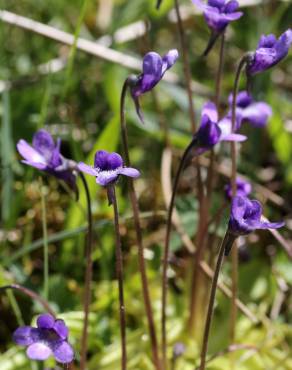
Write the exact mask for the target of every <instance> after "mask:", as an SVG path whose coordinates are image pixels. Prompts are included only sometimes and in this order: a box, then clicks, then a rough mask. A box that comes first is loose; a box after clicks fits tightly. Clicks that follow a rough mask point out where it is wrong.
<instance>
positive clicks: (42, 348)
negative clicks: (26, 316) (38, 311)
mask: <svg viewBox="0 0 292 370" xmlns="http://www.w3.org/2000/svg"><path fill="white" fill-rule="evenodd" d="M13 340H14V341H15V343H16V344H18V345H20V346H27V350H26V354H27V356H28V357H29V358H30V359H31V360H39V361H44V360H46V359H47V358H48V357H49V356H51V355H52V356H54V357H55V359H56V361H58V362H60V363H62V364H67V363H70V362H71V361H73V359H74V351H73V349H72V347H71V346H70V344H69V343H68V328H67V326H66V325H65V322H64V321H63V320H60V319H57V320H55V318H54V317H53V316H52V315H50V314H42V315H40V316H39V317H38V318H37V328H34V327H31V326H21V327H19V328H18V329H16V330H15V332H14V333H13Z"/></svg>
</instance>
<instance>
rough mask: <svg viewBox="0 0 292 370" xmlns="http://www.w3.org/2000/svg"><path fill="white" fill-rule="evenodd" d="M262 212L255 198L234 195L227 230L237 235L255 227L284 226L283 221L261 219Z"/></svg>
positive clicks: (275, 227)
mask: <svg viewBox="0 0 292 370" xmlns="http://www.w3.org/2000/svg"><path fill="white" fill-rule="evenodd" d="M262 213H263V210H262V206H261V204H260V202H258V201H257V200H250V199H248V198H247V197H245V196H236V197H234V198H233V199H232V204H231V214H230V219H229V225H228V230H229V232H230V233H231V234H232V235H235V236H239V235H246V234H249V233H251V232H253V231H255V230H257V229H278V228H280V227H282V226H284V224H285V223H284V222H266V221H261V217H262Z"/></svg>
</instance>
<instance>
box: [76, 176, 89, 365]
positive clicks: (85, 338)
mask: <svg viewBox="0 0 292 370" xmlns="http://www.w3.org/2000/svg"><path fill="white" fill-rule="evenodd" d="M79 175H80V178H81V181H82V183H83V187H84V190H85V195H86V202H87V223H88V231H87V235H86V250H85V259H86V270H85V291H84V305H83V311H84V322H83V330H82V337H81V356H80V369H81V370H85V368H86V360H87V342H88V318H89V306H90V301H91V282H92V212H91V199H90V193H89V188H88V184H87V181H86V179H85V176H84V175H83V173H82V172H80V173H79Z"/></svg>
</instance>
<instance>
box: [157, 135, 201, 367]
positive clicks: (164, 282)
mask: <svg viewBox="0 0 292 370" xmlns="http://www.w3.org/2000/svg"><path fill="white" fill-rule="evenodd" d="M195 141H196V137H194V139H193V140H192V141H191V143H190V144H189V145H188V147H187V148H186V150H185V151H184V153H183V156H182V158H181V160H180V163H179V167H178V170H177V172H176V175H175V179H174V185H173V190H172V194H171V200H170V204H169V207H168V213H167V224H166V235H165V244H164V252H163V266H162V304H161V346H162V360H163V366H164V367H163V368H164V369H166V366H167V365H166V363H167V358H166V348H167V335H166V304H167V267H168V260H169V243H170V234H171V221H172V214H173V210H174V204H175V197H176V193H177V189H178V184H179V180H180V177H181V174H182V171H183V169H184V166H185V162H186V159H187V157H188V155H189V154H190V152H191V150H192V148H193V147H194V143H195Z"/></svg>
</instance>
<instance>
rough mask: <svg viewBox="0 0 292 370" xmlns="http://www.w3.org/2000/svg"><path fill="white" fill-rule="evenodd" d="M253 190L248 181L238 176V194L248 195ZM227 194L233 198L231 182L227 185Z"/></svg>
mask: <svg viewBox="0 0 292 370" xmlns="http://www.w3.org/2000/svg"><path fill="white" fill-rule="evenodd" d="M251 191H252V187H251V184H250V183H249V182H248V181H246V180H243V179H241V178H240V177H237V178H236V195H238V196H243V197H246V196H247V195H249V194H250V193H251ZM225 194H226V196H227V198H229V199H231V198H232V186H231V184H230V183H229V184H227V185H226V186H225Z"/></svg>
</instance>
